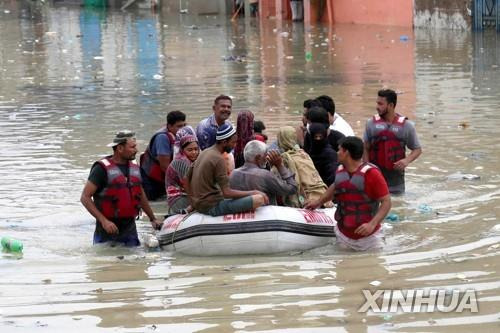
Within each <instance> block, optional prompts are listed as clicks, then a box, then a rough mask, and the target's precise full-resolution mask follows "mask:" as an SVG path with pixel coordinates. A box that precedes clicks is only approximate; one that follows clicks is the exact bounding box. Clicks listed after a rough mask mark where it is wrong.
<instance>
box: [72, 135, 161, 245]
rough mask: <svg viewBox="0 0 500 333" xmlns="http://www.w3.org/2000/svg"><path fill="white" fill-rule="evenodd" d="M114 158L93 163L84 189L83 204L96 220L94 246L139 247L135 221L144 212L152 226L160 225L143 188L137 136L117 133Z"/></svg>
mask: <svg viewBox="0 0 500 333" xmlns="http://www.w3.org/2000/svg"><path fill="white" fill-rule="evenodd" d="M108 147H112V148H113V155H110V156H106V157H105V158H103V159H102V160H99V161H97V162H95V163H94V165H93V166H92V169H91V171H90V175H89V178H88V180H87V183H86V184H85V187H84V188H83V191H82V195H81V198H80V201H81V203H82V204H83V206H85V208H86V209H87V210H88V211H89V213H90V214H92V215H93V216H94V217H95V218H96V219H97V221H96V228H95V232H94V244H96V243H104V242H109V241H113V242H117V243H122V244H124V245H126V246H138V245H139V244H140V242H139V238H138V237H137V228H136V225H135V219H136V217H137V216H138V215H139V212H140V209H143V210H144V212H145V213H146V215H147V216H148V217H149V220H150V221H151V223H152V225H153V227H155V228H158V227H160V226H161V221H159V220H157V219H156V217H155V215H154V213H153V211H152V210H151V207H150V206H149V203H148V200H147V198H146V194H145V193H144V190H143V189H142V185H141V183H142V181H141V173H140V171H139V166H138V165H137V164H136V163H135V155H136V154H137V144H136V142H135V133H133V132H130V131H121V132H118V133H117V134H116V136H115V138H114V139H113V142H112V143H110V144H109V145H108Z"/></svg>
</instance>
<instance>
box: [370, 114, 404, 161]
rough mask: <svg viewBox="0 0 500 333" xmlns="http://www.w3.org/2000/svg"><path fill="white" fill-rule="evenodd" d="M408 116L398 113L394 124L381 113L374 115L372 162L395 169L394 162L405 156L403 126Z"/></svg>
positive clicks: (371, 148)
mask: <svg viewBox="0 0 500 333" xmlns="http://www.w3.org/2000/svg"><path fill="white" fill-rule="evenodd" d="M405 121H406V118H405V117H403V116H401V115H399V114H396V118H394V121H393V122H392V124H388V123H387V122H386V121H384V120H383V119H382V118H381V117H380V116H379V115H375V116H373V123H372V130H373V132H372V133H373V138H372V139H371V141H370V152H369V158H370V162H371V163H373V164H375V165H376V166H378V167H379V168H381V169H385V170H394V163H395V162H397V161H399V160H401V159H403V158H405V156H406V151H405V146H406V143H405V141H404V136H403V132H404V131H403V128H404V124H405Z"/></svg>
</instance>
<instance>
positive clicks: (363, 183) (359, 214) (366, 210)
mask: <svg viewBox="0 0 500 333" xmlns="http://www.w3.org/2000/svg"><path fill="white" fill-rule="evenodd" d="M338 158H339V162H340V163H341V165H340V166H339V167H338V169H337V172H336V176H335V183H334V184H332V185H330V187H329V188H328V190H327V191H326V192H325V194H323V196H322V197H321V198H320V199H318V200H316V201H313V202H310V203H308V204H307V205H306V207H305V208H307V209H316V208H318V207H321V205H322V204H324V203H325V202H327V201H329V200H332V199H333V198H334V197H335V202H336V203H337V211H336V212H335V219H336V220H337V225H336V226H335V234H336V236H337V243H338V244H339V245H341V246H344V247H347V248H352V249H354V250H359V251H363V250H368V249H374V248H379V247H381V246H382V238H383V233H382V230H381V224H382V221H383V220H384V218H385V216H386V215H387V213H388V212H389V210H390V209H391V197H390V194H389V189H388V188H387V183H386V182H385V179H384V177H383V176H382V174H381V172H380V170H379V169H378V168H377V167H376V166H374V165H373V164H370V163H366V162H363V159H362V158H363V141H362V140H361V139H360V138H358V137H355V136H348V137H346V138H344V139H342V140H341V142H340V146H339V151H338Z"/></svg>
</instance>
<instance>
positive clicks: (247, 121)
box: [234, 110, 255, 169]
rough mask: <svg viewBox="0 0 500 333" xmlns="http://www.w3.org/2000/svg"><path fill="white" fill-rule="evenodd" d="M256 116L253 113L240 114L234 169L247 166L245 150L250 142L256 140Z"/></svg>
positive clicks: (237, 125) (237, 124) (237, 123)
mask: <svg viewBox="0 0 500 333" xmlns="http://www.w3.org/2000/svg"><path fill="white" fill-rule="evenodd" d="M253 119H254V115H253V113H252V112H251V111H247V110H245V111H241V112H239V113H238V119H237V121H236V132H237V133H238V140H237V141H236V146H235V147H234V168H236V169H237V168H239V167H241V166H243V164H245V158H244V157H243V150H244V149H245V146H246V144H247V143H248V142H250V141H252V140H255V135H254V130H253V127H254V122H253Z"/></svg>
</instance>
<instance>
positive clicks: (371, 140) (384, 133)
mask: <svg viewBox="0 0 500 333" xmlns="http://www.w3.org/2000/svg"><path fill="white" fill-rule="evenodd" d="M397 97H398V96H397V94H396V93H395V92H394V91H393V90H390V89H383V90H380V91H379V92H378V98H377V113H378V114H376V115H375V116H373V117H372V118H371V119H369V120H368V122H367V123H366V130H365V134H364V137H363V141H364V142H365V154H364V161H369V162H370V163H373V164H375V165H376V166H378V167H379V168H380V170H381V171H382V174H383V175H384V178H385V180H386V181H387V184H388V185H389V191H390V192H391V193H392V194H399V193H403V192H404V191H405V175H404V172H405V169H406V167H407V166H408V165H409V164H410V163H411V162H413V161H414V160H416V159H417V158H418V157H419V156H420V154H421V153H422V148H421V146H420V142H419V140H418V137H417V133H416V131H415V125H414V124H413V123H412V122H411V121H409V120H408V119H407V118H406V117H404V116H402V115H400V114H397V113H396V112H395V108H396V103H397ZM406 147H408V148H409V149H410V150H411V153H410V154H409V155H408V156H406Z"/></svg>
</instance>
